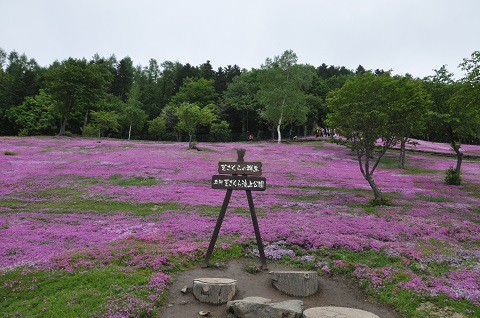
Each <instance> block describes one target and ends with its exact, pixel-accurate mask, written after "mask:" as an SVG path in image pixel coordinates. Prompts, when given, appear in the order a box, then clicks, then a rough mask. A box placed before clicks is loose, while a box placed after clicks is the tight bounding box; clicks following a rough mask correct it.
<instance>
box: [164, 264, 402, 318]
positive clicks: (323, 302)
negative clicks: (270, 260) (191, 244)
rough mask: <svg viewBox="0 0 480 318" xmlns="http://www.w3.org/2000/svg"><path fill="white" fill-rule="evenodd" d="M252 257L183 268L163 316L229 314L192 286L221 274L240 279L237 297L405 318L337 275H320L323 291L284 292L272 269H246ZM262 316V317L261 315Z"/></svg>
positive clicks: (195, 317) (191, 317)
mask: <svg viewBox="0 0 480 318" xmlns="http://www.w3.org/2000/svg"><path fill="white" fill-rule="evenodd" d="M251 263H252V261H251V260H249V261H247V260H234V261H230V262H228V263H227V264H225V266H224V267H222V268H221V269H217V268H201V267H200V266H198V267H196V268H193V269H190V270H188V271H184V272H179V273H177V275H176V276H174V283H173V285H172V286H171V287H170V289H169V290H170V295H169V299H168V302H167V303H168V305H167V306H165V308H164V310H163V311H162V312H161V317H163V318H199V317H201V316H200V315H199V314H198V312H199V311H209V312H210V313H211V317H214V318H215V317H222V318H224V317H226V316H227V310H226V306H225V305H220V306H214V305H208V304H203V303H200V302H199V301H197V300H196V299H195V297H194V296H193V294H192V292H191V290H192V286H193V280H194V279H195V278H202V277H221V278H232V279H236V280H237V294H236V296H235V298H234V299H243V298H245V297H249V296H261V297H265V298H269V299H272V300H273V301H284V300H289V299H300V300H302V301H303V303H304V309H307V308H311V307H319V306H339V307H351V308H357V309H362V310H366V311H369V312H372V313H375V314H376V315H378V316H379V317H380V318H401V316H400V315H398V314H397V313H395V311H394V310H393V309H392V308H390V307H388V306H386V305H382V304H376V303H373V302H371V301H369V300H368V297H367V296H366V295H365V294H364V293H363V292H362V291H361V290H360V289H359V288H358V287H357V286H355V285H353V284H352V283H351V282H349V281H348V280H347V279H345V278H343V277H340V276H335V277H328V276H322V277H320V278H319V291H318V292H317V293H316V294H315V295H312V296H309V297H304V298H295V297H291V296H287V295H284V294H282V293H281V292H280V291H278V290H276V289H275V288H274V287H273V286H272V284H271V280H270V274H268V271H263V272H260V273H256V274H250V273H248V272H247V271H246V270H245V266H246V265H247V264H251ZM268 266H269V268H268V270H269V271H271V270H291V268H287V267H285V266H281V265H278V264H268ZM183 286H187V287H188V293H187V294H183V293H182V292H181V291H180V290H181V289H182V287H183ZM259 318H260V317H259Z"/></svg>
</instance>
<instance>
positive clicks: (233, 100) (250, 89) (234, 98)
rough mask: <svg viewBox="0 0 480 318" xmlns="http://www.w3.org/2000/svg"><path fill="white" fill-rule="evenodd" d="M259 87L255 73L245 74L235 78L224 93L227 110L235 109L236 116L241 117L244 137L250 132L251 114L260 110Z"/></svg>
mask: <svg viewBox="0 0 480 318" xmlns="http://www.w3.org/2000/svg"><path fill="white" fill-rule="evenodd" d="M257 86H258V85H257V83H256V78H255V76H254V74H253V72H245V73H243V74H241V75H240V76H237V77H235V78H233V81H232V83H230V84H228V87H227V90H226V91H224V92H223V103H224V104H225V105H226V107H227V108H230V107H231V108H233V109H234V110H235V111H236V116H239V117H240V121H241V124H242V135H243V136H245V134H246V132H247V130H249V127H248V126H249V125H248V124H249V123H248V118H249V113H252V112H254V111H256V110H258V108H259V105H258V102H257V100H256V97H255V96H256V93H257V91H258V88H257Z"/></svg>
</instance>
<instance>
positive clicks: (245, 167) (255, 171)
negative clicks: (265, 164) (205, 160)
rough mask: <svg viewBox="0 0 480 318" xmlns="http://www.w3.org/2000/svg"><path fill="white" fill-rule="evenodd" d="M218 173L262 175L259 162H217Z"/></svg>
mask: <svg viewBox="0 0 480 318" xmlns="http://www.w3.org/2000/svg"><path fill="white" fill-rule="evenodd" d="M218 173H222V174H252V175H261V174H262V163H261V162H219V163H218Z"/></svg>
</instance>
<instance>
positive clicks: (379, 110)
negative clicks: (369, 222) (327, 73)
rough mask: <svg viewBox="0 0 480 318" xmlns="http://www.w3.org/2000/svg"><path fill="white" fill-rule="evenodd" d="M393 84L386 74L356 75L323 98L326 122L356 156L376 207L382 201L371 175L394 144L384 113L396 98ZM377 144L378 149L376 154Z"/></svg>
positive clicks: (393, 133) (386, 113)
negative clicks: (346, 142)
mask: <svg viewBox="0 0 480 318" xmlns="http://www.w3.org/2000/svg"><path fill="white" fill-rule="evenodd" d="M396 85H397V83H396V81H395V79H393V78H392V77H391V76H390V75H389V74H383V75H381V76H375V75H374V74H372V73H371V72H365V73H363V74H362V73H359V75H357V76H356V77H355V78H354V79H353V80H350V81H347V82H346V83H345V85H343V87H342V88H340V89H338V90H335V91H333V92H331V93H330V94H329V96H328V98H327V105H328V107H329V109H330V110H331V113H330V114H328V117H327V123H328V124H329V125H330V126H331V127H334V128H335V129H336V130H337V132H338V133H339V134H340V135H341V136H343V137H345V138H346V139H347V141H348V143H349V146H350V148H351V149H352V151H354V152H355V153H356V155H357V160H358V164H359V167H360V171H361V173H362V175H363V177H364V178H365V180H367V182H368V183H369V185H370V187H371V188H372V190H373V193H374V195H375V198H374V201H373V202H375V203H376V204H384V203H385V202H386V200H385V198H384V197H383V195H382V193H381V191H380V189H379V188H378V186H377V185H376V184H375V181H374V179H373V173H374V172H375V169H376V168H377V166H378V164H379V163H380V159H381V158H382V157H383V155H384V154H385V152H386V151H387V150H388V148H390V147H392V146H393V145H394V144H396V143H397V141H398V136H397V134H396V132H395V131H394V130H393V129H392V127H391V126H390V125H391V123H392V120H391V118H389V114H388V107H389V105H390V104H392V103H395V102H396V99H397V98H398V95H397V91H396ZM379 141H380V145H381V150H380V153H379V154H377V153H376V152H375V150H376V148H377V143H378V142H379Z"/></svg>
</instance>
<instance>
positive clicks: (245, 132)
mask: <svg viewBox="0 0 480 318" xmlns="http://www.w3.org/2000/svg"><path fill="white" fill-rule="evenodd" d="M245 127H246V119H245V116H242V136H243V137H244V138H245V136H246V135H247V130H246V129H245Z"/></svg>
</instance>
